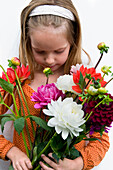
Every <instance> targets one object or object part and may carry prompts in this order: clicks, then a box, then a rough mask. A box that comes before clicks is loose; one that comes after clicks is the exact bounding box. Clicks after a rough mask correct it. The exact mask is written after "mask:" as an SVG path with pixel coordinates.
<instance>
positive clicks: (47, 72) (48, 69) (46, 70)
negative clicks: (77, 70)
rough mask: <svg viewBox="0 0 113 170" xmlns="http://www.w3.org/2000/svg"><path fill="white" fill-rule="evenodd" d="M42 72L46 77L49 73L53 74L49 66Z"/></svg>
mask: <svg viewBox="0 0 113 170" xmlns="http://www.w3.org/2000/svg"><path fill="white" fill-rule="evenodd" d="M43 73H44V74H45V75H46V77H48V76H49V75H50V74H53V72H52V71H51V68H49V67H46V68H45V69H44V70H43Z"/></svg>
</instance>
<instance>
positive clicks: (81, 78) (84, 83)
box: [76, 71, 86, 90]
mask: <svg viewBox="0 0 113 170" xmlns="http://www.w3.org/2000/svg"><path fill="white" fill-rule="evenodd" d="M76 84H78V85H79V87H80V88H81V90H83V89H84V87H85V85H86V82H85V80H84V77H83V75H82V73H81V71H80V79H79V83H76Z"/></svg>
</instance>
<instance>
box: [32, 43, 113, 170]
mask: <svg viewBox="0 0 113 170" xmlns="http://www.w3.org/2000/svg"><path fill="white" fill-rule="evenodd" d="M108 48H109V47H107V46H106V45H105V43H100V44H99V45H98V49H99V50H100V54H101V56H100V58H99V61H98V62H97V64H96V66H95V67H90V68H87V67H84V66H83V65H82V64H80V65H79V64H77V65H76V66H72V68H71V70H70V74H69V75H63V76H60V77H59V78H58V79H57V82H56V83H55V84H53V83H52V84H48V78H49V75H50V74H52V72H51V69H50V68H46V69H45V70H44V73H45V74H46V76H47V83H46V85H45V86H43V85H42V86H41V87H39V88H38V89H37V92H34V93H33V95H32V96H31V100H32V101H35V102H36V104H35V105H34V107H35V108H37V109H39V108H40V109H41V112H43V114H45V121H47V125H48V127H50V128H51V129H50V130H49V131H44V130H43V129H40V127H39V126H37V131H38V132H40V133H38V135H37V133H36V135H35V140H34V145H33V146H34V147H33V149H32V165H33V166H34V169H35V170H37V169H40V165H39V161H40V160H41V154H43V153H44V154H48V153H50V152H52V153H53V154H52V156H53V157H54V159H56V160H57V161H59V159H63V158H65V157H66V158H69V159H75V158H77V157H78V156H80V153H79V152H78V151H77V150H76V149H75V147H74V145H75V144H77V143H78V142H80V141H82V140H88V141H93V140H99V139H97V138H88V137H87V136H88V134H92V133H93V132H99V133H100V134H101V135H102V134H103V132H104V131H106V132H108V130H109V128H110V127H111V123H112V122H113V96H111V94H109V93H108V90H107V89H106V85H107V84H108V83H109V82H110V81H111V80H112V79H113V77H112V78H111V79H110V80H109V81H108V82H106V81H105V80H104V77H105V75H108V73H111V76H113V73H112V72H111V70H110V69H111V67H108V66H103V67H102V68H101V71H102V73H97V72H96V68H97V66H98V64H99V62H100V60H101V59H102V56H103V53H104V52H106V53H107V52H108ZM102 74H103V75H102ZM100 142H101V141H100Z"/></svg>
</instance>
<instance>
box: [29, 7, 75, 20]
mask: <svg viewBox="0 0 113 170" xmlns="http://www.w3.org/2000/svg"><path fill="white" fill-rule="evenodd" d="M48 14H52V15H57V16H60V17H63V18H67V19H69V20H71V21H75V18H74V15H73V13H72V12H71V11H69V10H68V9H66V8H64V7H61V6H57V5H40V6H37V7H35V8H34V9H33V10H32V11H31V13H30V14H29V16H36V15H48Z"/></svg>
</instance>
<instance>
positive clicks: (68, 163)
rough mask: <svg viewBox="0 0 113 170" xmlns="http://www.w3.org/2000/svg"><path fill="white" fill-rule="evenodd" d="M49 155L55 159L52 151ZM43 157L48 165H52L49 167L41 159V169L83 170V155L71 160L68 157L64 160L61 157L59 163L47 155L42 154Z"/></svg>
mask: <svg viewBox="0 0 113 170" xmlns="http://www.w3.org/2000/svg"><path fill="white" fill-rule="evenodd" d="M48 156H49V157H50V158H52V159H53V157H52V153H50V154H49V155H48ZM41 157H42V158H43V160H44V161H45V162H46V163H47V164H48V165H50V167H48V166H46V165H45V164H44V163H43V162H41V161H40V165H41V167H42V169H41V170H82V169H83V159H82V157H81V156H80V157H78V158H76V159H74V160H70V159H67V158H64V159H63V160H61V159H60V160H59V163H57V162H54V161H52V160H51V159H49V158H48V157H46V156H45V155H42V156H41Z"/></svg>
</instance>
